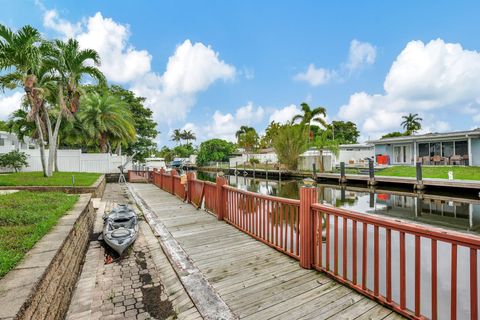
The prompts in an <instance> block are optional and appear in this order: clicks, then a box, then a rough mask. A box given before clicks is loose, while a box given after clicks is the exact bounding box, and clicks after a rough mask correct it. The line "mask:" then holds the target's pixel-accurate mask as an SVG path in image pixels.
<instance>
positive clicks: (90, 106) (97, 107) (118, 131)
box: [78, 91, 136, 152]
mask: <svg viewBox="0 0 480 320" xmlns="http://www.w3.org/2000/svg"><path fill="white" fill-rule="evenodd" d="M78 119H79V120H80V121H81V123H82V126H83V128H84V130H85V132H86V134H87V135H88V137H89V138H90V139H92V140H93V142H94V143H95V144H96V145H98V147H99V148H100V151H101V152H107V151H111V150H112V148H114V147H116V146H118V144H123V145H126V144H128V143H131V142H133V141H135V139H136V132H135V127H134V125H133V123H134V122H133V118H132V114H131V112H130V111H129V110H128V107H127V105H126V103H125V102H123V101H121V100H120V99H119V98H118V97H117V96H114V95H112V94H111V93H109V92H108V91H105V92H103V93H101V94H99V93H97V92H93V93H89V94H87V95H86V97H85V98H84V99H82V103H81V108H80V111H79V113H78Z"/></svg>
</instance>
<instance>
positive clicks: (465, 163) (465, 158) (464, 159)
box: [462, 154, 469, 166]
mask: <svg viewBox="0 0 480 320" xmlns="http://www.w3.org/2000/svg"><path fill="white" fill-rule="evenodd" d="M462 160H463V165H464V166H468V164H469V159H468V154H466V155H463V156H462Z"/></svg>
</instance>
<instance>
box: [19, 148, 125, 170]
mask: <svg viewBox="0 0 480 320" xmlns="http://www.w3.org/2000/svg"><path fill="white" fill-rule="evenodd" d="M21 151H22V152H25V153H26V154H27V161H28V167H25V168H23V169H22V171H42V163H41V161H40V150H38V149H35V150H21ZM45 158H46V160H47V161H48V150H45ZM57 159H58V170H60V171H69V172H98V173H117V172H119V170H118V166H120V165H122V164H124V163H125V162H126V161H127V156H118V155H116V154H109V153H82V151H81V150H80V149H79V150H58V155H57ZM128 168H131V163H129V164H128V165H127V168H126V169H128Z"/></svg>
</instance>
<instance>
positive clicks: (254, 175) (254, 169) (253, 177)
mask: <svg viewBox="0 0 480 320" xmlns="http://www.w3.org/2000/svg"><path fill="white" fill-rule="evenodd" d="M253 179H255V162H254V163H253Z"/></svg>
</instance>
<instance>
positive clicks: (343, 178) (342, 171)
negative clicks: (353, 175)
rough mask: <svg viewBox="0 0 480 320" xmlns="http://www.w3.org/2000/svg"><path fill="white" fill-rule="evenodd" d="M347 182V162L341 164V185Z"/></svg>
mask: <svg viewBox="0 0 480 320" xmlns="http://www.w3.org/2000/svg"><path fill="white" fill-rule="evenodd" d="M345 182H347V177H346V176H345V162H340V183H345Z"/></svg>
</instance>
